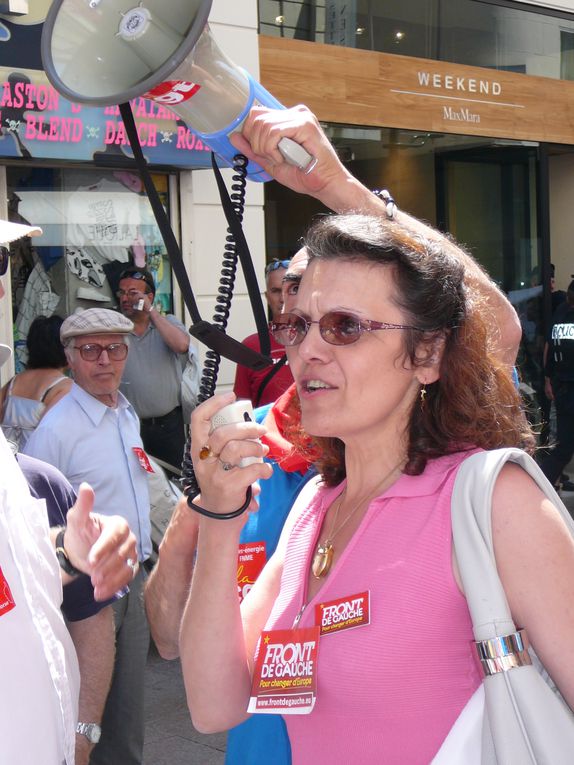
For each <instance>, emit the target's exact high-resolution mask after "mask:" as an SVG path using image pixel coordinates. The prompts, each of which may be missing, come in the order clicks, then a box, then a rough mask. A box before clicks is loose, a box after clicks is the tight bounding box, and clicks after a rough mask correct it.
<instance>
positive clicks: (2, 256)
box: [0, 247, 10, 276]
mask: <svg viewBox="0 0 574 765" xmlns="http://www.w3.org/2000/svg"><path fill="white" fill-rule="evenodd" d="M9 262H10V250H9V248H8V247H0V276H4V274H5V273H6V271H7V270H8V263H9Z"/></svg>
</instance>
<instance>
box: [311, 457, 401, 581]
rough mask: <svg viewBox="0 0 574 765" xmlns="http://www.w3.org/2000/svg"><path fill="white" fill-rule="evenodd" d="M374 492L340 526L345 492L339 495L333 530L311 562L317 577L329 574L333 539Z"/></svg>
mask: <svg viewBox="0 0 574 765" xmlns="http://www.w3.org/2000/svg"><path fill="white" fill-rule="evenodd" d="M402 464H403V463H402V460H401V462H399V463H398V465H395V467H394V468H393V469H392V470H391V472H390V473H387V475H386V476H385V477H384V478H383V480H382V481H380V482H379V483H378V484H377V486H376V487H375V489H374V491H375V492H377V491H378V490H379V487H380V486H383V485H384V484H385V482H386V481H388V480H389V478H390V477H391V476H392V475H393V473H394V472H395V470H397V469H398V468H399V467H400V466H401V465H402ZM372 493H373V492H372V491H371V492H369V494H365V495H364V496H363V497H361V499H360V500H359V502H358V503H357V504H356V505H355V507H354V508H353V509H352V510H351V512H350V513H349V514H348V515H347V517H346V518H345V520H344V521H343V522H342V523H341V524H340V526H338V527H337V521H338V519H339V510H340V509H341V505H342V504H343V494H344V492H341V496H340V497H339V502H338V504H337V509H336V510H335V517H334V518H333V530H332V531H331V534H330V535H329V536H328V537H326V538H325V539H324V540H323V541H322V542H319V544H318V545H317V549H316V550H315V554H314V555H313V561H312V563H311V571H312V572H313V576H314V577H315V579H322V578H323V577H324V576H327V574H328V573H329V571H330V570H331V566H332V565H333V557H334V555H335V548H334V547H333V540H334V539H335V537H336V536H337V534H338V533H339V532H340V531H342V530H343V529H344V528H345V526H346V525H347V523H348V522H349V521H350V520H351V518H352V517H353V515H354V514H355V513H356V512H357V510H358V509H359V508H360V507H361V505H362V504H363V502H365V500H367V499H368V497H369V495H370V494H372Z"/></svg>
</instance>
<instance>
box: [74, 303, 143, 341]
mask: <svg viewBox="0 0 574 765" xmlns="http://www.w3.org/2000/svg"><path fill="white" fill-rule="evenodd" d="M133 328H134V323H133V321H130V320H129V319H128V318H127V317H126V316H124V315H123V314H121V313H118V312H117V311H110V310H109V309H108V308H87V309H86V310H85V311H83V310H81V309H79V310H76V311H75V312H74V313H73V314H72V315H71V316H68V318H67V319H64V321H63V323H62V326H61V327H60V340H61V341H62V343H65V342H66V340H69V338H70V337H79V336H81V335H127V334H128V333H129V332H131V331H132V329H133Z"/></svg>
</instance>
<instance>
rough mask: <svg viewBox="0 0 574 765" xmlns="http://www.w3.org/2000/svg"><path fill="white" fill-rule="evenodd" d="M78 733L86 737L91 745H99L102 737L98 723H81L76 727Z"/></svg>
mask: <svg viewBox="0 0 574 765" xmlns="http://www.w3.org/2000/svg"><path fill="white" fill-rule="evenodd" d="M76 733H77V734H78V735H80V736H85V737H86V738H87V739H88V741H89V742H90V743H91V744H97V743H98V741H99V740H100V738H101V735H102V729H101V728H100V726H99V725H98V723H85V722H79V723H78V724H77V725H76Z"/></svg>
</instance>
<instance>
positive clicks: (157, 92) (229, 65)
mask: <svg viewBox="0 0 574 765" xmlns="http://www.w3.org/2000/svg"><path fill="white" fill-rule="evenodd" d="M133 2H134V0H54V2H53V3H52V5H51V7H50V10H49V11H48V15H47V17H46V21H45V23H44V29H43V32H42V61H43V64H44V69H45V71H46V75H47V76H48V79H49V80H50V82H51V83H52V85H53V86H54V88H56V90H57V91H58V92H59V93H61V94H62V95H63V96H64V97H65V98H67V99H69V100H70V101H74V102H78V103H83V104H87V105H89V106H109V105H112V104H121V103H125V102H128V101H130V100H132V99H134V98H138V97H140V96H142V97H144V98H149V99H151V100H153V101H156V102H158V103H160V104H163V105H164V106H167V107H169V108H170V110H171V111H173V112H175V113H176V114H177V115H178V116H179V117H180V118H181V119H182V120H183V121H184V122H185V123H186V124H187V125H188V127H189V128H191V130H193V131H194V132H195V133H196V134H197V135H198V136H199V137H200V138H201V139H202V140H203V141H204V142H205V143H206V144H207V145H208V146H209V147H210V148H211V149H212V150H213V151H214V152H215V153H216V154H217V155H218V156H219V157H221V159H222V160H223V161H224V162H225V164H227V165H230V166H231V165H232V163H233V157H234V156H235V155H236V154H237V150H236V149H235V148H234V146H233V145H232V143H231V142H230V141H229V135H230V133H232V132H234V131H236V130H239V129H240V127H241V124H242V123H243V121H244V119H245V117H246V116H247V114H248V112H249V110H250V109H251V107H252V106H253V105H254V104H259V105H261V106H268V107H271V108H275V109H281V108H283V106H282V104H280V103H279V101H277V99H275V98H273V96H272V95H271V94H270V93H269V92H268V91H267V90H265V88H264V87H262V85H260V84H259V83H258V82H257V81H256V80H254V79H253V78H252V77H251V76H250V75H249V74H248V72H246V71H245V70H244V69H242V68H241V67H238V66H236V65H235V64H234V63H233V62H232V61H230V59H228V58H227V56H226V55H225V54H224V53H223V52H222V51H221V50H220V48H219V46H218V45H217V43H216V42H215V40H214V38H213V36H212V34H211V32H210V30H209V25H208V23H207V20H208V17H209V12H210V10H211V0H169V2H166V0H142V2H140V3H139V5H137V6H134V5H133ZM278 148H279V150H280V151H281V153H282V155H283V156H284V157H285V159H286V160H287V161H288V162H290V163H291V164H294V165H296V166H297V167H299V168H301V169H302V170H305V171H306V172H310V170H312V168H313V167H314V165H315V160H314V158H313V157H312V156H311V155H310V154H309V153H308V152H307V151H305V149H304V148H303V147H302V146H300V145H299V144H297V143H295V141H292V140H291V139H290V138H282V139H281V141H280V142H279V146H278ZM248 177H249V178H251V179H252V180H268V179H269V176H268V175H267V174H266V173H264V171H263V170H262V169H261V168H260V167H259V166H258V165H256V164H255V163H250V164H249V168H248Z"/></svg>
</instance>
